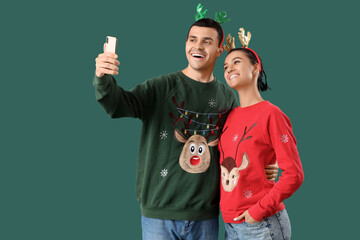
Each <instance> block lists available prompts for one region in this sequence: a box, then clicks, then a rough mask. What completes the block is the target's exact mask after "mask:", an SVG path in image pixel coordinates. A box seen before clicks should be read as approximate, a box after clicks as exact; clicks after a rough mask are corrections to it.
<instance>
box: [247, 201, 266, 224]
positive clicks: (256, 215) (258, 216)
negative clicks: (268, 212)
mask: <svg viewBox="0 0 360 240" xmlns="http://www.w3.org/2000/svg"><path fill="white" fill-rule="evenodd" d="M248 212H249V214H250V216H251V217H252V218H253V219H255V220H256V221H259V222H261V221H262V220H263V219H264V216H265V213H264V212H263V211H262V210H261V208H260V206H259V203H257V204H255V205H254V206H252V207H250V208H249V210H248Z"/></svg>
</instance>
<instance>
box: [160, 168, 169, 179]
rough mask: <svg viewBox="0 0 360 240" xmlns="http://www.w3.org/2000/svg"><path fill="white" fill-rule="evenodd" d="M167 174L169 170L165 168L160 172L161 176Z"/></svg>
mask: <svg viewBox="0 0 360 240" xmlns="http://www.w3.org/2000/svg"><path fill="white" fill-rule="evenodd" d="M167 174H168V170H167V169H165V168H164V169H163V170H161V172H160V176H162V177H163V178H164V177H166V175H167Z"/></svg>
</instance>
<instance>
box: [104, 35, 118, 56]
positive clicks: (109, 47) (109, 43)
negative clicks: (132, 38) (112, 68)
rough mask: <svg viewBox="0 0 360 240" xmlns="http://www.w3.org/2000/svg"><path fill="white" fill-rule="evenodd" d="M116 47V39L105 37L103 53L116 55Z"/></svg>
mask: <svg viewBox="0 0 360 240" xmlns="http://www.w3.org/2000/svg"><path fill="white" fill-rule="evenodd" d="M116 46H117V38H116V37H111V36H107V37H106V47H105V52H111V53H116Z"/></svg>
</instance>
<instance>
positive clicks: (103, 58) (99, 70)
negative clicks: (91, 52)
mask: <svg viewBox="0 0 360 240" xmlns="http://www.w3.org/2000/svg"><path fill="white" fill-rule="evenodd" d="M116 45H117V39H116V37H111V36H107V37H106V43H105V44H104V53H101V54H99V56H98V57H97V58H96V59H95V62H96V64H95V66H96V70H95V74H96V76H98V77H102V76H104V75H105V74H109V75H118V74H119V72H118V71H119V68H118V66H119V64H120V62H119V61H118V60H117V57H118V56H117V55H116ZM110 53H111V54H110Z"/></svg>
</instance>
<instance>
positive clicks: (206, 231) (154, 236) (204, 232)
mask: <svg viewBox="0 0 360 240" xmlns="http://www.w3.org/2000/svg"><path fill="white" fill-rule="evenodd" d="M141 225H142V237H143V240H170V239H171V240H180V239H186V240H195V239H196V240H202V239H204V240H217V238H218V232H219V221H218V218H214V219H209V220H202V221H187V220H163V219H154V218H147V217H144V216H142V217H141Z"/></svg>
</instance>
